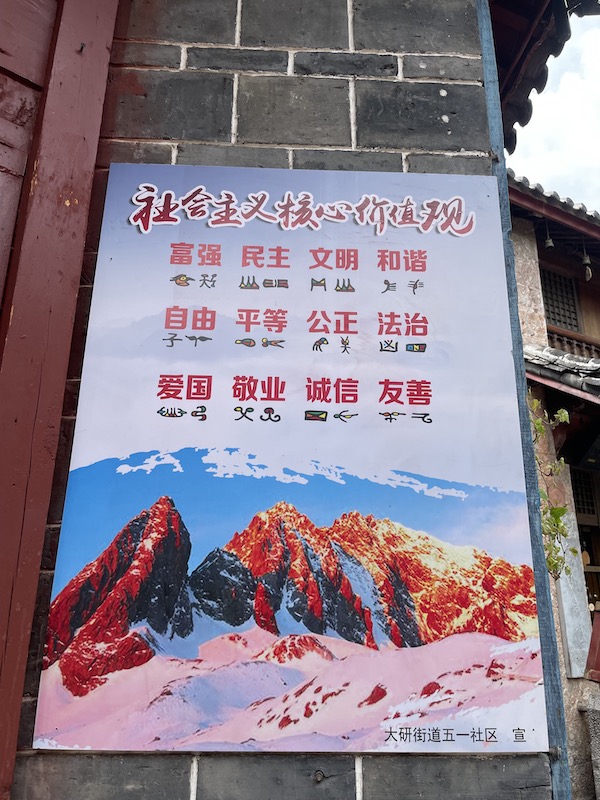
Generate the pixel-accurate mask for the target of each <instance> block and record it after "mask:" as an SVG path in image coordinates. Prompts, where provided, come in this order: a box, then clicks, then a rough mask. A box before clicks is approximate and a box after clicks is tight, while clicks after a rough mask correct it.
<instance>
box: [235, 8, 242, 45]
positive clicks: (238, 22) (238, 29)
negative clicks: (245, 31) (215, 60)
mask: <svg viewBox="0 0 600 800" xmlns="http://www.w3.org/2000/svg"><path fill="white" fill-rule="evenodd" d="M241 41H242V0H237V4H236V7H235V47H240V45H241Z"/></svg>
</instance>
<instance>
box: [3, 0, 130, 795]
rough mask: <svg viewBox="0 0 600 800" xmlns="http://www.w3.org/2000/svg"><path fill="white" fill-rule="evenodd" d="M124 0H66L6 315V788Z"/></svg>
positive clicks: (33, 156)
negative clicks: (106, 97) (119, 4)
mask: <svg viewBox="0 0 600 800" xmlns="http://www.w3.org/2000/svg"><path fill="white" fill-rule="evenodd" d="M116 11H117V0H103V2H101V3H85V2H83V3H82V2H80V0H63V2H62V3H59V12H58V15H57V22H56V28H55V35H54V43H53V48H52V49H51V54H50V61H49V70H48V74H47V82H46V90H45V95H44V99H43V105H42V108H41V110H40V113H39V116H38V123H37V126H36V133H35V138H34V142H33V145H32V148H31V151H30V152H31V156H30V159H29V163H28V167H27V173H26V175H25V180H24V184H23V187H24V190H23V194H22V197H21V203H20V207H19V216H18V219H17V227H16V230H15V239H14V246H13V253H12V258H11V262H10V265H9V273H8V279H7V285H6V294H5V305H4V311H3V316H2V319H1V320H0V347H1V348H2V361H1V364H0V397H1V398H2V401H1V403H0V452H1V453H2V462H3V463H2V469H1V470H0V502H1V505H2V534H1V538H0V708H1V709H2V724H1V725H0V798H1V799H2V800H6V799H7V798H8V797H9V794H10V785H11V782H12V774H13V768H14V760H15V751H16V743H17V733H18V726H19V716H20V709H21V695H22V690H23V681H24V676H25V668H26V662H27V650H28V644H29V636H30V629H31V622H32V618H33V612H34V605H35V596H36V588H37V583H38V574H39V566H40V556H41V550H42V546H43V540H44V526H45V522H46V515H47V511H48V503H49V498H50V491H51V486H52V475H53V470H54V460H55V454H56V448H57V442H58V431H59V425H60V417H61V407H62V398H63V391H64V385H65V378H66V373H67V364H68V358H69V347H70V342H71V332H72V326H73V317H74V312H75V303H76V299H77V290H78V285H79V274H80V269H81V260H82V254H83V247H84V241H85V233H86V226H87V215H88V208H89V198H90V192H91V185H92V177H93V172H94V162H95V157H96V149H97V144H98V137H99V130H100V122H101V118H102V104H103V100H104V94H105V89H106V80H107V72H108V61H109V56H110V48H111V43H112V36H113V30H114V23H115V17H116Z"/></svg>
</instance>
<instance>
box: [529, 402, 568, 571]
mask: <svg viewBox="0 0 600 800" xmlns="http://www.w3.org/2000/svg"><path fill="white" fill-rule="evenodd" d="M527 403H528V406H529V417H530V420H531V431H532V435H533V444H534V453H535V462H536V466H537V473H538V484H539V492H540V511H541V517H542V539H543V542H544V551H545V554H546V567H547V569H548V572H549V573H550V575H552V577H553V578H554V579H555V580H556V579H557V578H559V577H560V576H561V574H562V573H563V572H564V574H565V575H569V574H570V572H571V568H570V567H569V565H568V564H567V554H568V553H572V554H573V555H577V550H576V549H575V548H574V547H568V546H567V541H568V536H569V531H568V529H567V526H566V523H565V519H564V517H565V514H566V513H567V507H566V506H564V505H557V504H555V503H554V502H553V501H552V499H551V497H552V489H553V488H554V486H555V479H556V478H557V477H558V476H559V475H560V474H561V473H562V472H563V470H564V468H565V460H564V458H560V459H556V458H550V457H548V458H544V457H543V455H542V454H543V453H544V452H546V453H547V451H548V442H549V441H550V440H551V433H552V431H553V430H554V429H555V428H557V427H558V426H559V425H562V424H564V423H568V422H569V412H568V411H566V410H565V409H564V408H559V409H558V411H557V412H556V413H555V414H554V415H553V416H552V417H550V416H549V415H548V412H547V411H546V409H545V408H544V406H543V404H542V402H541V400H538V399H537V398H536V397H534V396H533V395H532V393H531V391H530V392H529V394H528V397H527Z"/></svg>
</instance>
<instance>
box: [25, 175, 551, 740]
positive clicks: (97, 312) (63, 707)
mask: <svg viewBox="0 0 600 800" xmlns="http://www.w3.org/2000/svg"><path fill="white" fill-rule="evenodd" d="M511 349H512V344H511V337H510V331H509V311H508V301H507V293H506V287H505V277H504V261H503V253H502V242H501V234H500V218H499V210H498V201H497V188H496V184H495V180H494V179H492V178H482V177H464V176H440V175H412V174H383V173H344V172H313V171H286V170H267V169H265V170H260V169H234V168H216V167H187V166H185V167H184V166H154V165H117V166H113V167H112V168H111V172H110V179H109V185H108V193H107V198H106V206H105V213H104V220H103V226H102V236H101V244H100V252H99V256H98V263H97V272H96V278H95V285H94V293H93V303H92V311H91V317H90V322H89V334H88V339H87V345H86V353H85V364H84V371H83V378H82V384H81V392H80V400H79V410H78V417H77V427H76V433H75V443H74V448H73V455H72V462H71V469H70V477H69V485H68V492H67V499H66V506H65V510H64V515H63V525H62V532H61V539H60V547H59V554H58V562H57V568H56V575H55V583H54V589H53V602H52V607H51V611H50V615H49V625H48V641H47V646H46V654H45V660H44V670H43V673H42V680H41V686H40V694H39V703H38V710H37V720H36V729H35V746H36V747H38V748H78V749H81V748H84V749H86V748H87V749H93V750H103V749H107V750H112V751H114V750H134V751H135V750H183V751H211V750H214V751H272V752H283V751H292V752H293V751H296V752H307V751H327V752H415V753H453V752H475V753H487V752H489V753H493V752H535V751H543V750H545V749H547V746H548V742H547V732H546V717H545V707H544V691H543V683H542V667H541V656H540V647H539V638H538V624H537V616H536V603H535V595H534V585H533V574H532V569H531V563H532V559H531V551H530V544H529V529H528V515H527V504H526V497H525V488H524V474H523V466H522V457H521V445H520V438H519V425H518V418H517V401H516V389H515V380H514V373H513V362H512V355H511Z"/></svg>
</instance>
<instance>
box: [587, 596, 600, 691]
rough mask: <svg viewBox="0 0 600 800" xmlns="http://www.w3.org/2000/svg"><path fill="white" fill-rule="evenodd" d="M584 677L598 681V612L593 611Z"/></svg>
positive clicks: (599, 667)
mask: <svg viewBox="0 0 600 800" xmlns="http://www.w3.org/2000/svg"><path fill="white" fill-rule="evenodd" d="M585 677H586V678H587V679H588V680H589V681H596V682H597V683H598V682H600V612H598V611H594V618H593V623H592V639H591V641H590V649H589V651H588V657H587V664H586V665H585Z"/></svg>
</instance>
